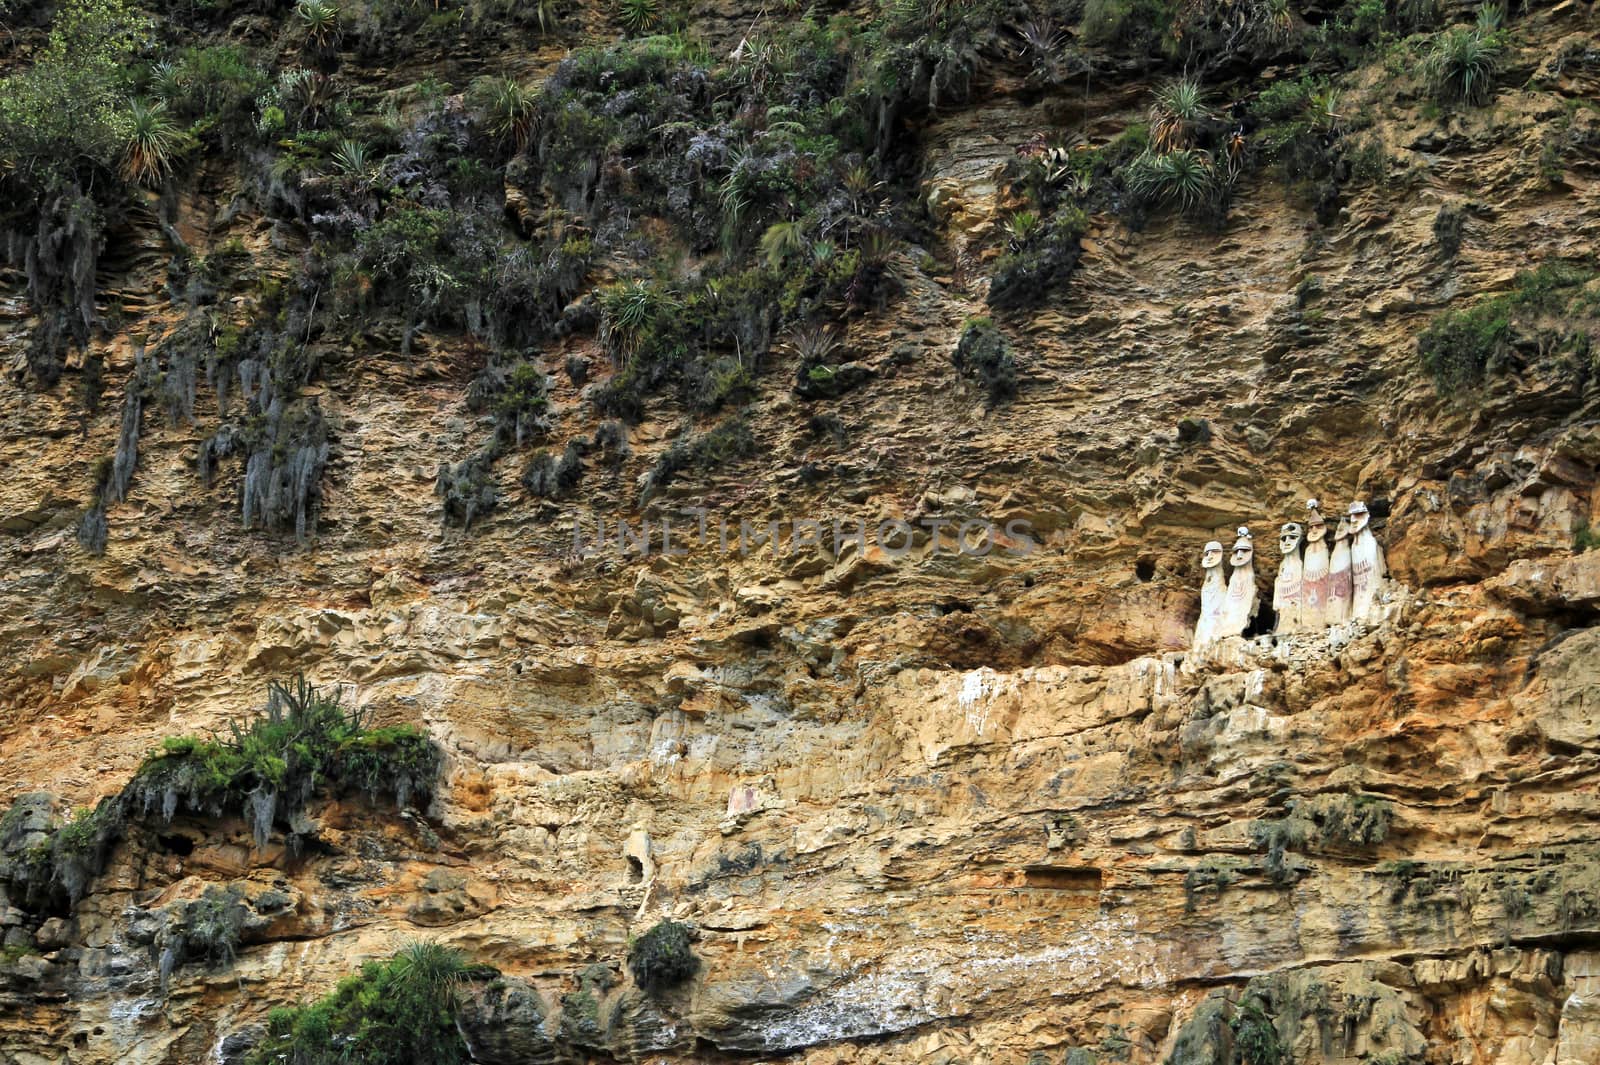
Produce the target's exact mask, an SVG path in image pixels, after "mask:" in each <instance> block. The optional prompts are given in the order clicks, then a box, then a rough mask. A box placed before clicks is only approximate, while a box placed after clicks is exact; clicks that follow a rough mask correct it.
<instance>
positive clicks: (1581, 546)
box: [1572, 520, 1600, 555]
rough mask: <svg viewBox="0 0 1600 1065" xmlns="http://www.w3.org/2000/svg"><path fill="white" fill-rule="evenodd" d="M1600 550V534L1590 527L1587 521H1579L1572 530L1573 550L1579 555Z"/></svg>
mask: <svg viewBox="0 0 1600 1065" xmlns="http://www.w3.org/2000/svg"><path fill="white" fill-rule="evenodd" d="M1595 548H1600V532H1597V531H1595V530H1594V529H1593V528H1591V527H1590V525H1589V522H1588V521H1587V520H1582V521H1579V522H1578V523H1577V524H1576V525H1575V526H1573V529H1572V550H1573V551H1575V552H1577V553H1578V554H1580V555H1581V554H1583V552H1585V551H1590V550H1593V549H1595Z"/></svg>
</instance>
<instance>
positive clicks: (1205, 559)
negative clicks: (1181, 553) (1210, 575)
mask: <svg viewBox="0 0 1600 1065" xmlns="http://www.w3.org/2000/svg"><path fill="white" fill-rule="evenodd" d="M1220 565H1222V544H1221V543H1219V542H1217V541H1216V540H1212V541H1211V542H1210V543H1208V544H1206V546H1205V548H1204V549H1203V550H1202V551H1201V552H1200V568H1201V569H1216V568H1217V567H1218V566H1220Z"/></svg>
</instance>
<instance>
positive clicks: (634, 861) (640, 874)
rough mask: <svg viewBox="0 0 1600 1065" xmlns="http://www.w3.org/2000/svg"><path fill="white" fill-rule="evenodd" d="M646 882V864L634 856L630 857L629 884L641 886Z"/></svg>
mask: <svg viewBox="0 0 1600 1065" xmlns="http://www.w3.org/2000/svg"><path fill="white" fill-rule="evenodd" d="M643 882H644V863H643V862H641V861H640V860H639V859H638V858H635V857H634V856H633V855H631V854H630V855H628V883H630V884H640V883H643Z"/></svg>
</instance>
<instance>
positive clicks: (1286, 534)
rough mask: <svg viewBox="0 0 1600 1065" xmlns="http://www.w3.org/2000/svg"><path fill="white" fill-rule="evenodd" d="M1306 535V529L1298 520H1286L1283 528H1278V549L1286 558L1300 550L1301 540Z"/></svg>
mask: <svg viewBox="0 0 1600 1065" xmlns="http://www.w3.org/2000/svg"><path fill="white" fill-rule="evenodd" d="M1304 536H1305V529H1303V528H1301V526H1300V523H1299V522H1297V521H1290V522H1285V523H1284V526H1283V528H1281V529H1279V530H1278V551H1279V552H1280V553H1282V555H1283V556H1284V557H1285V558H1288V557H1289V556H1290V555H1292V554H1294V553H1295V552H1296V551H1298V550H1300V541H1301V539H1302V538H1304Z"/></svg>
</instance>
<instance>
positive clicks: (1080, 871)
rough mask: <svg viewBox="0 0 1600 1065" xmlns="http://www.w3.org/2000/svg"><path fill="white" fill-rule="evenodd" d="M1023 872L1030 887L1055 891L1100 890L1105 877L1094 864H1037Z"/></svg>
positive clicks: (1025, 881) (1024, 879) (1024, 878)
mask: <svg viewBox="0 0 1600 1065" xmlns="http://www.w3.org/2000/svg"><path fill="white" fill-rule="evenodd" d="M1022 874H1023V882H1024V883H1026V884H1027V885H1028V887H1031V888H1049V889H1051V890H1053V891H1099V890H1100V887H1101V885H1102V883H1103V882H1104V879H1105V874H1103V873H1102V872H1101V871H1100V870H1099V869H1096V868H1095V867H1093V866H1061V865H1035V866H1030V867H1028V868H1027V869H1024V870H1023V871H1022Z"/></svg>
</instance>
